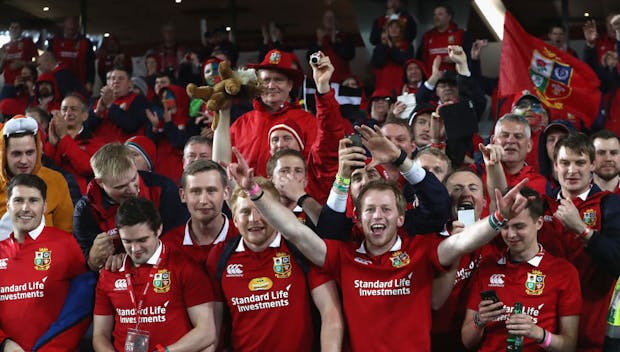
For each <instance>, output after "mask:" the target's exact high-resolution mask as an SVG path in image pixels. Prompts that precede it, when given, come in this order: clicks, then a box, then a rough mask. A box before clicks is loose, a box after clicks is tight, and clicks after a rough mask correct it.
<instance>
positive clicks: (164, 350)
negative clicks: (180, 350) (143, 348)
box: [155, 345, 168, 352]
mask: <svg viewBox="0 0 620 352" xmlns="http://www.w3.org/2000/svg"><path fill="white" fill-rule="evenodd" d="M155 348H156V351H157V352H168V347H164V346H162V345H157V346H155Z"/></svg>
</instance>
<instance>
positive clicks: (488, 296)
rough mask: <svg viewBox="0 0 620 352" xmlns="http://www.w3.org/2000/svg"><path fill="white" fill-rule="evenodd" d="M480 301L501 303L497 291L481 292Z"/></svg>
mask: <svg viewBox="0 0 620 352" xmlns="http://www.w3.org/2000/svg"><path fill="white" fill-rule="evenodd" d="M480 299H482V300H483V301H493V303H497V302H499V297H497V293H495V290H488V291H482V292H480Z"/></svg>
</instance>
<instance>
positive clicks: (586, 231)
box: [579, 226, 592, 240]
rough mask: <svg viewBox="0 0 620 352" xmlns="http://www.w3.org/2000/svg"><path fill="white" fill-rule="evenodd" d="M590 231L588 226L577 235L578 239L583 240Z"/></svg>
mask: <svg viewBox="0 0 620 352" xmlns="http://www.w3.org/2000/svg"><path fill="white" fill-rule="evenodd" d="M590 230H592V229H591V228H590V227H589V226H586V229H585V230H583V231H581V233H580V234H579V238H580V239H582V240H585V239H586V238H587V237H588V235H589V234H590Z"/></svg>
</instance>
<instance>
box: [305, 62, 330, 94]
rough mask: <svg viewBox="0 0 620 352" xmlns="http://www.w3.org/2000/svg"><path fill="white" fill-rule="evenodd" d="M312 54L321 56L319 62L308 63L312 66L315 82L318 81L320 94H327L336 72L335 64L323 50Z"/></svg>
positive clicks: (317, 86)
mask: <svg viewBox="0 0 620 352" xmlns="http://www.w3.org/2000/svg"><path fill="white" fill-rule="evenodd" d="M312 55H313V56H315V57H318V58H319V62H318V63H316V64H313V63H312V62H309V63H308V64H310V67H311V68H312V78H314V82H315V83H316V89H317V91H318V92H319V93H320V94H325V93H327V92H329V90H330V86H329V80H330V79H331V78H332V75H333V74H334V65H332V62H331V60H330V59H329V56H326V55H324V54H323V52H321V51H319V52H316V53H314V54H312Z"/></svg>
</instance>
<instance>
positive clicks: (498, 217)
mask: <svg viewBox="0 0 620 352" xmlns="http://www.w3.org/2000/svg"><path fill="white" fill-rule="evenodd" d="M494 215H495V218H496V219H497V220H499V222H504V223H505V222H507V221H508V219H506V218H505V217H504V216H503V215H502V213H500V212H499V210H495V214H494Z"/></svg>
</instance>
